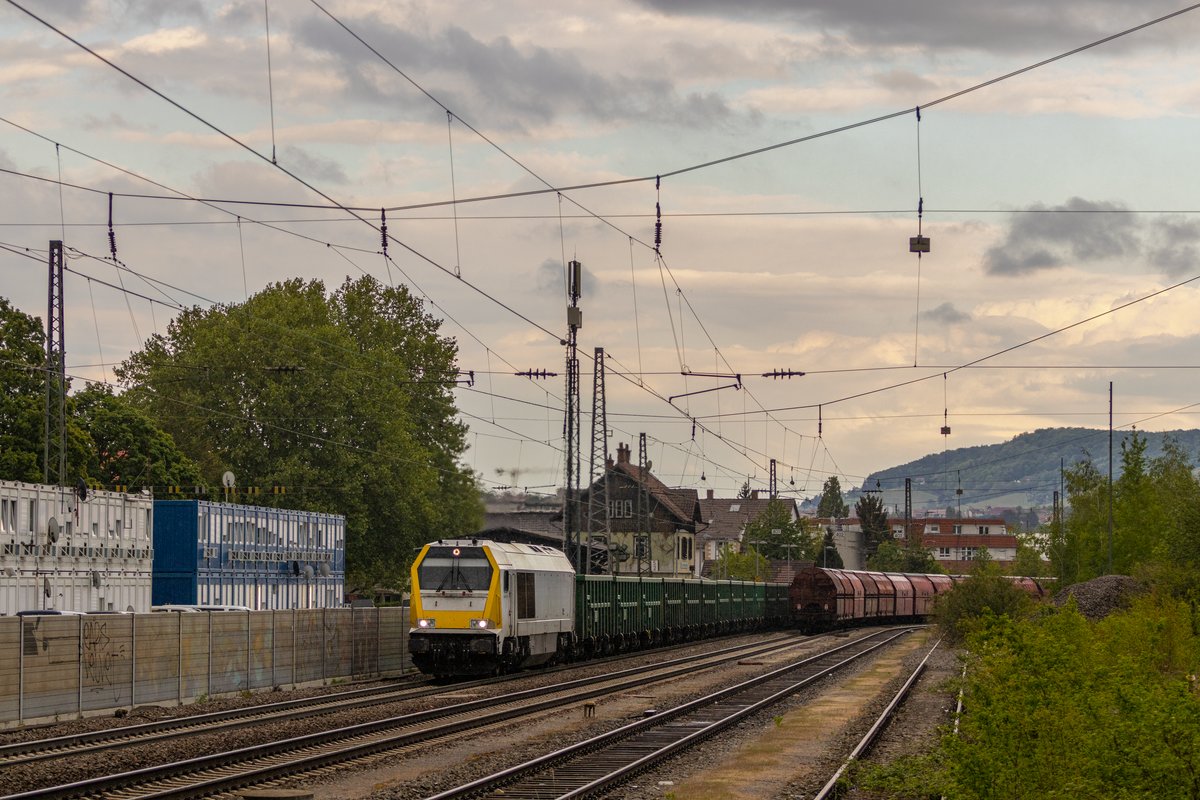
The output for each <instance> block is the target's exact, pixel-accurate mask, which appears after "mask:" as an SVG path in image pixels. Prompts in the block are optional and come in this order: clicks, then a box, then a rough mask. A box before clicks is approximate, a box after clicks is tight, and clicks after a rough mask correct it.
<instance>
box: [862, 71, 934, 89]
mask: <svg viewBox="0 0 1200 800" xmlns="http://www.w3.org/2000/svg"><path fill="white" fill-rule="evenodd" d="M875 82H876V83H878V84H879V85H880V86H882V87H883V88H885V89H889V90H891V91H894V92H909V93H915V92H919V91H925V92H931V91H933V90H934V89H936V88H937V87H936V85H935V84H934V83H933V81H930V80H926V79H925V78H922V77H921V76H920V75H917V74H916V73H915V72H909V71H908V70H892V71H891V72H885V73H882V74H880V75H878V76H876V78H875Z"/></svg>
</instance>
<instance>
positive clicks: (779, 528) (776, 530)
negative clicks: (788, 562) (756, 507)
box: [742, 498, 818, 560]
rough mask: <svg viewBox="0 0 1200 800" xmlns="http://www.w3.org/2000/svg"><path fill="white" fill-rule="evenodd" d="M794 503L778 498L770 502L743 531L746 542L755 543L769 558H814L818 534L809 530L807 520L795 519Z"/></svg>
mask: <svg viewBox="0 0 1200 800" xmlns="http://www.w3.org/2000/svg"><path fill="white" fill-rule="evenodd" d="M791 508H792V506H791V504H790V503H784V502H783V501H782V500H779V499H778V498H775V499H772V500H771V501H770V502H769V503H767V507H766V509H764V510H763V512H762V513H761V514H759V515H758V516H757V517H756V518H755V519H754V520H753V521H751V522H750V523H749V524H747V525H746V528H745V530H744V531H743V532H742V541H743V542H744V543H746V544H753V545H754V547H755V548H756V549H757V550H758V551H759V552H760V553H761V554H762V555H763V556H764V557H766V558H773V559H777V560H784V559H788V558H791V559H793V560H812V559H813V554H814V553H815V552H816V550H817V547H818V545H817V540H816V537H815V536H814V535H813V534H812V533H811V532H810V531H809V530H808V526H807V520H804V519H792V513H791Z"/></svg>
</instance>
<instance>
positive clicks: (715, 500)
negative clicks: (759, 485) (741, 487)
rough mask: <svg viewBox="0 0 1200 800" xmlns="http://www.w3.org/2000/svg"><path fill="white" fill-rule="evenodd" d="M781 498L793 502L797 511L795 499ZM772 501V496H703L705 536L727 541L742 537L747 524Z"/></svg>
mask: <svg viewBox="0 0 1200 800" xmlns="http://www.w3.org/2000/svg"><path fill="white" fill-rule="evenodd" d="M780 500H781V501H782V502H783V503H785V504H791V505H792V506H793V511H795V508H794V506H795V504H796V501H795V500H790V499H789V500H783V499H782V498H780ZM770 502H771V500H770V498H766V497H742V498H738V497H733V498H727V497H701V498H700V499H699V503H700V519H701V520H702V521H704V522H705V523H707V524H708V527H707V528H706V529H705V530H704V538H705V539H708V540H712V539H719V540H727V541H736V540H738V539H740V538H741V535H742V530H744V529H745V527H746V525H748V524H749V523H751V522H753V521H754V520H756V519H757V518H758V516H759V515H760V514H762V513H763V512H764V511H766V510H767V506H768V505H769V504H770Z"/></svg>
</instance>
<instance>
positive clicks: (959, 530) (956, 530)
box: [954, 525, 962, 535]
mask: <svg viewBox="0 0 1200 800" xmlns="http://www.w3.org/2000/svg"><path fill="white" fill-rule="evenodd" d="M954 533H955V534H956V535H957V534H961V533H962V525H955V526H954Z"/></svg>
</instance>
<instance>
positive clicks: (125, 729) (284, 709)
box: [0, 642, 721, 768]
mask: <svg viewBox="0 0 1200 800" xmlns="http://www.w3.org/2000/svg"><path fill="white" fill-rule="evenodd" d="M695 645H696V642H689V643H684V644H679V645H672V646H670V647H663V648H655V649H654V652H658V653H665V652H670V651H672V650H677V649H681V648H684V647H688V646H695ZM649 652H650V651H647V650H638V651H635V652H631V653H630V652H627V653H622V654H620V655H614V656H608V657H605V658H600V659H592V660H590V661H588V662H586V663H587V664H605V663H612V662H619V661H624V660H628V659H630V658H634V657H637V656H644V655H647V654H648V653H649ZM717 652H721V651H717ZM710 654H711V653H709V654H706V655H710ZM579 666H580V664H579V663H573V664H567V665H563V666H560V667H552V668H550V669H547V670H543V671H542V673H541V674H547V673H553V672H559V671H569V670H571V669H577V668H578V667H579ZM528 674H529V673H515V674H510V675H502V676H499V677H490V678H482V679H479V680H472V681H462V682H456V683H453V684H438V685H433V684H432V683H431V682H430V681H428V680H426V681H424V685H421V681H422V677H421V676H418V677H417V678H415V679H410V680H409V682H411V683H414V684H416V685H414V686H412V687H409V688H404V687H397V686H374V687H369V688H364V689H352V690H348V691H343V692H336V693H330V694H325V695H317V696H313V697H307V698H298V699H293V700H283V701H280V702H278V703H264V704H261V705H255V706H248V707H243V708H235V709H227V710H225V711H214V712H211V713H207V714H194V715H190V716H185V717H174V718H171V719H165V720H158V721H155V722H145V723H140V724H136V725H125V726H121V727H118V728H107V729H105V730H99V731H87V732H84V733H76V734H70V735H67V736H55V737H50V738H45V739H33V740H28V741H24V742H14V743H10V744H5V745H0V768H4V767H10V766H15V765H18V764H28V763H32V762H35V761H44V760H47V759H53V758H63V757H65V756H75V755H82V754H85V753H96V752H102V751H104V750H115V749H120V748H125V747H136V746H138V745H141V744H145V743H146V742H147V741H161V740H163V739H170V738H179V737H186V736H196V735H201V734H204V733H210V732H215V731H218V730H236V729H238V728H244V727H249V726H251V725H258V724H261V723H263V722H267V721H271V722H282V721H287V720H293V719H304V718H306V717H312V716H321V715H326V714H332V713H336V712H338V711H344V710H347V709H353V708H361V707H364V706H371V705H383V704H386V703H393V702H403V701H406V700H413V699H418V698H421V697H428V696H430V695H436V694H441V693H443V692H451V691H461V690H462V689H469V688H474V687H477V686H488V685H494V684H498V683H507V682H510V681H514V680H518V679H520V678H521V677H523V675H528Z"/></svg>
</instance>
